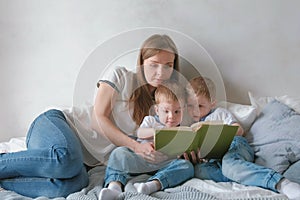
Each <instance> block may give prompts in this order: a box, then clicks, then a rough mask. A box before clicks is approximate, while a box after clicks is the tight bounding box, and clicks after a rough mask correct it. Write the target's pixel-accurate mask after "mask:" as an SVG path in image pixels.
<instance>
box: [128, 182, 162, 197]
mask: <svg viewBox="0 0 300 200" xmlns="http://www.w3.org/2000/svg"><path fill="white" fill-rule="evenodd" d="M134 187H135V188H136V189H137V191H138V192H139V193H143V194H151V193H153V192H156V191H158V190H159V187H158V185H157V182H156V181H150V182H146V183H135V184H134Z"/></svg>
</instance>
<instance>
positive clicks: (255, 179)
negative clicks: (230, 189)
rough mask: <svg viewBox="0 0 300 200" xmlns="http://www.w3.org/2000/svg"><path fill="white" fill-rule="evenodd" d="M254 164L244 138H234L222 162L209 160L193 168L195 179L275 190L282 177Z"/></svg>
mask: <svg viewBox="0 0 300 200" xmlns="http://www.w3.org/2000/svg"><path fill="white" fill-rule="evenodd" d="M253 162H254V152H253V149H252V148H251V147H250V145H249V144H248V142H247V140H246V138H244V137H242V136H235V137H234V140H233V141H232V143H231V146H230V148H229V150H228V152H227V153H226V154H225V155H224V157H223V159H222V160H211V161H209V162H207V163H200V164H197V165H196V166H195V177H197V178H200V179H208V180H214V181H216V182H231V181H234V182H237V183H241V184H244V185H252V186H258V187H263V188H266V189H270V190H273V191H275V192H277V190H276V184H277V183H278V182H279V181H280V180H281V179H282V178H283V176H282V175H281V174H279V173H277V172H275V171H274V170H272V169H270V168H266V167H264V166H260V165H257V164H255V163H253Z"/></svg>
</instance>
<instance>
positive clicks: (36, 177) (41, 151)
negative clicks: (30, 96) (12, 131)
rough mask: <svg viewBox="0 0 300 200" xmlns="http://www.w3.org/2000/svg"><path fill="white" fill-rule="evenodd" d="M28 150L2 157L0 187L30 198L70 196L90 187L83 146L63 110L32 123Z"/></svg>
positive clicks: (53, 112)
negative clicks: (84, 162)
mask: <svg viewBox="0 0 300 200" xmlns="http://www.w3.org/2000/svg"><path fill="white" fill-rule="evenodd" d="M26 145H27V150H25V151H20V152H16V153H6V154H1V155H0V185H1V187H2V188H4V189H7V190H12V191H15V192H17V193H19V194H21V195H24V196H28V197H33V198H35V197H38V196H46V197H49V198H53V197H60V196H61V197H66V196H67V195H68V194H70V193H73V192H75V191H78V190H80V189H82V188H83V187H85V186H87V184H88V174H87V171H86V169H85V166H84V164H83V156H82V150H81V145H80V142H79V140H78V138H77V137H76V135H75V133H74V132H73V131H72V129H71V128H70V126H69V125H68V123H67V121H66V119H65V116H64V114H63V113H62V112H61V111H59V110H54V109H52V110H49V111H47V112H45V113H43V114H41V115H40V116H38V117H37V118H36V119H35V120H34V122H33V123H32V125H31V127H30V129H29V131H28V134H27V138H26Z"/></svg>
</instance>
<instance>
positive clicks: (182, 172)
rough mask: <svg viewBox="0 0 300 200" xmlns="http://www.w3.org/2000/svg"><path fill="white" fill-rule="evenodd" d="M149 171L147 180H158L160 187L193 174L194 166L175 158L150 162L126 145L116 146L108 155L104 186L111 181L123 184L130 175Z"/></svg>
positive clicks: (183, 179)
mask: <svg viewBox="0 0 300 200" xmlns="http://www.w3.org/2000/svg"><path fill="white" fill-rule="evenodd" d="M144 173H149V174H152V175H153V176H151V177H150V178H149V179H148V181H151V180H154V179H156V180H158V181H159V182H160V183H161V189H165V188H168V187H173V186H176V185H178V184H180V183H183V182H184V181H186V180H188V179H189V178H192V177H193V176H194V167H193V165H192V163H191V162H190V161H187V160H183V159H175V160H171V161H168V162H164V163H160V164H151V163H149V162H147V161H146V160H144V158H142V157H141V156H139V155H137V154H136V153H134V152H133V151H131V150H130V149H128V148H127V147H117V148H116V149H114V150H113V151H112V153H111V155H110V157H109V160H108V164H107V168H106V173H105V185H104V186H105V187H107V185H108V184H109V183H110V182H111V181H119V182H121V183H122V184H123V185H125V184H126V183H127V181H128V179H129V178H130V177H132V176H133V175H139V174H144Z"/></svg>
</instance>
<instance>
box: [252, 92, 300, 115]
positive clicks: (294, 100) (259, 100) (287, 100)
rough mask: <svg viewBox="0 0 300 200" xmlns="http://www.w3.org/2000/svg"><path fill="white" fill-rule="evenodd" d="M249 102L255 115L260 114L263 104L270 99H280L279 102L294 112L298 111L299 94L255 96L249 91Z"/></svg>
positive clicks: (299, 111) (299, 105)
mask: <svg viewBox="0 0 300 200" xmlns="http://www.w3.org/2000/svg"><path fill="white" fill-rule="evenodd" d="M248 95H249V99H250V103H251V105H252V106H254V107H255V108H256V112H257V115H259V114H260V112H261V110H262V109H263V107H265V105H266V104H267V103H269V102H271V101H272V100H274V99H276V100H277V101H280V102H281V103H283V104H285V105H287V106H289V107H290V108H292V109H293V110H295V111H296V112H298V113H300V96H299V97H296V96H288V95H284V96H275V97H256V96H254V95H253V94H252V93H251V92H248Z"/></svg>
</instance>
